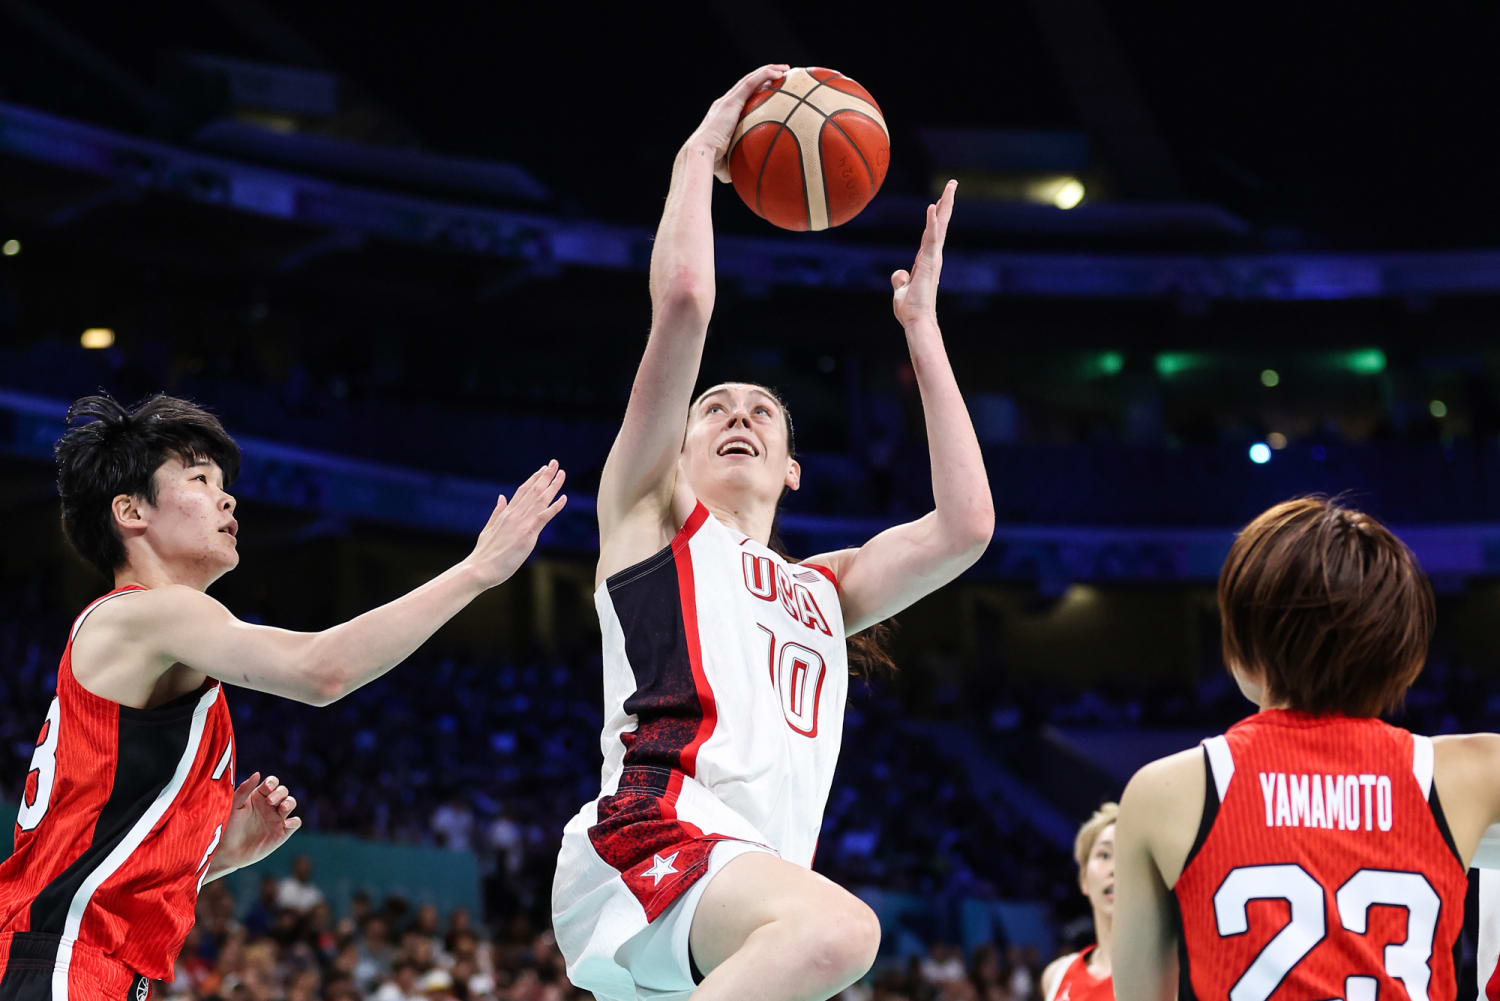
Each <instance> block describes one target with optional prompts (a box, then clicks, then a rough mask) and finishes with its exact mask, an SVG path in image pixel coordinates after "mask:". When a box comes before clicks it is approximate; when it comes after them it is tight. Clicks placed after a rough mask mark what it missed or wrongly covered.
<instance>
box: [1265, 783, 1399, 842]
mask: <svg viewBox="0 0 1500 1001" xmlns="http://www.w3.org/2000/svg"><path fill="white" fill-rule="evenodd" d="M1258 777H1259V779H1260V791H1261V798H1262V799H1263V800H1264V801H1265V807H1266V826H1267V827H1321V828H1323V829H1324V830H1326V831H1358V830H1365V831H1374V830H1380V831H1389V830H1390V829H1391V827H1392V825H1393V824H1394V822H1395V818H1394V816H1393V812H1392V810H1393V808H1392V795H1391V777H1390V776H1389V775H1376V774H1372V773H1370V772H1361V773H1360V774H1358V775H1352V774H1351V775H1327V774H1317V773H1307V772H1259V773H1258Z"/></svg>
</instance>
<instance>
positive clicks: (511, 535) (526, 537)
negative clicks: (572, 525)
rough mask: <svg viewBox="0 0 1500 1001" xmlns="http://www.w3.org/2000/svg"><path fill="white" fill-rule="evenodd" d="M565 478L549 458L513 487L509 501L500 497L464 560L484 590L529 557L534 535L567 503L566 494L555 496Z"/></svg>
mask: <svg viewBox="0 0 1500 1001" xmlns="http://www.w3.org/2000/svg"><path fill="white" fill-rule="evenodd" d="M565 479H567V473H566V472H564V471H563V470H562V469H561V468H559V467H558V465H557V460H556V459H553V460H552V461H551V462H549V463H547V464H546V465H545V466H543V467H542V468H541V469H538V470H537V471H536V472H534V473H532V474H531V478H530V479H528V480H527V481H526V482H525V483H523V484H521V485H520V486H519V487H517V488H516V492H515V493H513V494H511V496H510V500H509V501H507V500H506V499H505V495H504V494H501V495H500V499H499V500H497V501H496V502H495V510H494V512H493V513H492V514H491V515H490V520H489V523H488V524H486V525H485V526H484V531H482V532H480V533H479V541H478V542H477V543H475V544H474V551H473V552H472V553H470V554H469V558H468V560H467V561H466V562H467V563H469V564H470V565H471V566H472V567H474V568H475V569H476V570H477V571H479V578H480V580H481V582H483V584H484V586H485V587H494V586H495V585H497V584H500V583H501V582H503V581H505V580H508V579H509V578H510V575H511V574H513V573H515V572H516V570H517V569H518V568H519V567H520V566H521V564H522V563H524V562H525V561H526V557H527V556H530V555H531V551H532V550H533V549H535V548H536V540H537V536H539V535H541V533H542V529H543V528H545V527H546V525H547V522H549V521H551V520H552V519H553V518H554V517H555V516H556V515H557V512H559V511H561V510H562V509H563V506H564V505H566V504H567V503H568V496H567V494H563V495H561V496H559V495H558V491H559V490H561V489H562V485H563V481H564V480H565Z"/></svg>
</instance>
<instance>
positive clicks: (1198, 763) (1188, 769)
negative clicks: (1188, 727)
mask: <svg viewBox="0 0 1500 1001" xmlns="http://www.w3.org/2000/svg"><path fill="white" fill-rule="evenodd" d="M1203 784H1204V777H1203V751H1202V750H1201V749H1200V748H1198V747H1189V748H1187V749H1186V750H1182V751H1178V752H1177V753H1176V754H1169V755H1167V756H1166V757H1165V758H1157V759H1156V760H1155V761H1153V762H1151V763H1150V764H1148V765H1144V766H1142V767H1141V769H1140V770H1139V771H1137V772H1136V773H1135V775H1134V776H1132V777H1131V779H1130V782H1129V784H1128V785H1126V786H1125V796H1124V797H1122V798H1121V807H1122V808H1123V807H1124V801H1125V798H1130V799H1131V800H1132V802H1133V803H1134V804H1137V805H1139V806H1142V807H1145V808H1147V809H1150V808H1151V807H1155V806H1160V805H1162V804H1164V803H1171V802H1173V801H1174V800H1175V799H1176V798H1178V797H1181V796H1184V795H1189V794H1192V793H1196V794H1197V798H1198V800H1199V805H1200V806H1201V805H1202V799H1203Z"/></svg>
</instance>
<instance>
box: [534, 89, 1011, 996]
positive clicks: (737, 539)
mask: <svg viewBox="0 0 1500 1001" xmlns="http://www.w3.org/2000/svg"><path fill="white" fill-rule="evenodd" d="M786 70H787V67H786V66H780V65H773V66H765V67H762V68H761V69H758V70H756V71H755V72H753V73H751V74H749V75H748V76H746V77H745V78H744V79H742V80H740V81H739V83H737V84H735V86H734V87H733V88H731V89H730V91H729V92H728V93H726V94H725V95H724V96H723V97H721V98H720V99H719V100H717V101H715V102H714V104H713V105H712V107H710V109H709V111H708V114H707V116H706V117H705V118H704V120H703V122H702V124H701V125H699V127H698V129H697V131H695V132H694V133H693V135H692V136H691V137H690V138H689V139H688V141H687V143H686V144H685V145H684V146H683V147H682V149H681V151H680V152H679V153H678V155H677V158H676V162H675V164H674V166H673V171H672V183H671V188H670V190H669V192H668V195H667V201H666V206H665V209H664V210H663V213H662V219H661V225H660V227H659V228H658V230H657V234H656V243H655V246H654V248H653V251H652V257H651V296H652V306H653V310H652V325H651V333H650V337H649V339H648V341H647V344H646V350H645V355H644V356H643V358H642V359H641V364H640V368H639V370H638V371H637V374H636V379H635V384H634V387H633V388H632V391H631V395H630V402H629V405H628V406H627V408H626V411H625V419H624V422H623V424H622V425H621V428H620V433H619V437H618V438H616V440H615V444H614V447H613V449H612V450H611V452H610V455H609V459H608V461H607V463H606V464H605V467H604V472H603V476H602V479H601V482H600V486H599V506H598V516H599V541H600V555H599V565H598V569H597V572H596V575H595V581H596V585H597V588H598V590H597V592H596V604H597V606H598V612H599V619H600V625H601V627H602V631H603V642H604V673H605V677H604V686H605V720H604V731H603V735H602V738H601V741H602V745H603V751H604V769H603V782H602V785H603V788H602V790H601V794H600V797H599V799H597V800H596V801H594V802H591V803H588V804H586V805H585V806H584V807H583V809H582V810H580V811H579V813H578V815H577V816H576V817H574V818H573V820H572V821H571V822H570V823H569V824H568V827H567V830H566V831H565V833H564V835H563V845H562V851H561V855H560V856H559V859H558V870H557V877H556V882H555V884H554V887H553V916H554V923H555V926H556V932H557V940H558V944H559V946H560V947H561V948H562V951H563V954H564V955H565V957H566V958H567V961H568V975H569V976H570V977H571V978H572V980H573V982H574V983H575V984H577V985H578V986H580V987H583V988H585V989H587V990H590V991H592V992H594V994H595V995H596V996H597V997H599V998H601V999H611V1001H633V999H637V998H643V999H644V998H651V999H663V998H687V997H689V996H691V997H692V998H693V999H694V1001H721V999H733V1001H742V999H745V998H755V999H757V1001H815V999H816V1001H821V999H825V998H828V997H831V996H832V995H834V994H836V993H837V992H839V991H840V990H842V989H843V988H844V987H845V986H847V985H849V984H850V983H852V982H854V981H855V980H857V979H858V978H859V977H860V976H862V975H863V974H864V973H865V972H866V971H867V970H868V969H869V967H870V965H871V963H872V962H873V961H874V957H875V952H876V949H877V947H878V945H879V939H880V929H879V923H878V921H877V919H876V917H875V915H874V913H873V912H872V911H871V910H870V909H869V908H868V907H866V906H865V905H864V904H863V903H862V902H861V901H860V900H859V899H858V898H856V897H855V896H853V895H852V894H850V893H848V892H846V891H845V890H843V889H841V888H839V887H838V886H836V885H834V884H833V883H831V882H830V881H828V880H827V879H825V878H823V877H822V876H819V875H816V874H814V873H813V872H812V871H811V869H810V868H809V866H810V865H811V863H812V858H813V851H814V848H815V846H816V841H817V835H818V829H819V827H820V825H821V822H822V815H823V808H824V805H825V802H826V800H827V796H828V790H829V785H830V783H831V781H832V778H833V769H834V764H835V761H836V759H837V756H838V750H839V742H840V737H841V733H842V723H843V719H842V717H843V712H844V699H845V694H846V691H847V687H848V656H847V652H846V643H845V638H846V637H849V636H853V635H854V634H855V633H858V632H860V631H861V630H865V629H868V628H869V627H871V626H873V625H875V624H876V623H879V622H881V621H882V620H884V619H886V618H888V617H889V616H891V615H893V614H895V613H896V612H898V611H900V610H901V609H903V608H905V607H906V606H907V605H910V604H911V603H912V602H914V601H916V600H917V599H918V598H920V597H922V596H923V595H926V594H928V593H930V592H931V591H933V590H935V589H936V588H939V587H941V586H942V585H943V584H945V583H947V582H948V581H951V580H952V579H953V578H954V577H956V576H958V574H959V573H961V572H962V571H963V570H964V569H966V568H967V567H969V566H970V565H972V564H973V563H974V562H975V560H977V559H978V558H979V556H980V554H981V553H983V551H984V549H985V547H986V545H988V543H989V539H990V536H991V534H992V532H993V530H994V509H993V504H992V501H991V499H990V490H989V484H988V481H987V479H986V476H985V472H984V465H983V461H982V459H981V456H980V451H979V443H978V441H977V440H976V438H975V436H974V429H973V427H972V425H971V424H970V421H969V415H968V412H967V410H966V409H965V406H964V401H963V397H962V396H961V395H960V394H959V389H958V385H957V383H956V382H955V380H954V376H953V371H952V369H951V367H950V366H949V363H948V358H947V355H946V353H945V351H944V348H943V341H942V335H941V333H940V331H939V329H938V323H937V313H936V309H935V300H936V293H937V285H938V274H939V271H940V269H941V267H942V250H943V239H944V235H945V233H946V230H947V227H948V220H949V217H950V216H951V214H952V211H953V198H954V189H955V184H954V183H953V182H949V184H948V186H947V187H946V188H945V189H944V191H943V194H942V197H941V198H940V199H939V201H938V203H937V204H936V205H930V206H928V209H927V223H926V230H925V231H924V233H923V236H922V245H921V250H920V252H919V253H918V255H917V258H916V263H915V265H914V266H913V268H912V270H911V272H907V271H905V270H901V271H897V272H896V273H895V274H893V275H892V276H891V285H892V287H893V289H894V297H893V307H894V311H895V314H896V318H897V319H898V320H899V321H900V322H901V324H902V326H903V327H904V328H905V332H906V341H907V346H908V348H909V349H910V352H911V359H912V367H913V369H914V370H915V372H916V377H917V383H918V387H919V389H920V392H921V397H922V405H923V408H924V414H925V417H926V423H927V436H928V447H929V450H930V452H931V462H932V493H933V499H934V501H935V504H934V509H933V510H932V511H931V512H930V513H928V514H927V515H925V516H923V517H922V518H920V519H918V520H916V521H913V522H910V523H908V524H903V525H898V526H896V527H894V528H891V529H888V530H887V531H885V532H882V533H881V534H879V535H877V536H876V537H875V538H873V539H871V540H870V541H868V542H866V543H865V544H864V545H863V546H860V547H858V548H854V549H846V550H841V551H838V552H833V553H827V554H824V555H822V556H818V557H814V558H812V559H809V560H807V561H805V562H803V563H801V564H798V563H791V562H788V561H787V560H785V559H783V558H782V557H781V556H780V555H778V554H777V553H776V552H774V551H773V550H772V549H771V548H769V546H768V543H769V541H770V536H771V528H772V523H773V521H774V519H775V517H776V510H777V504H778V502H779V500H780V497H781V496H782V493H783V492H784V491H785V490H796V489H797V488H798V486H799V485H800V482H801V476H802V471H801V469H800V467H799V466H798V464H797V462H796V460H795V459H794V458H793V455H792V441H791V433H790V432H791V421H790V418H789V417H788V415H787V412H786V409H785V407H784V406H783V405H782V403H781V401H780V400H779V399H778V398H777V397H776V396H775V395H774V394H773V393H772V392H770V391H769V390H767V389H765V388H764V387H761V386H758V385H755V384H751V383H739V382H736V383H725V384H721V385H717V386H714V387H712V388H710V389H709V390H708V391H706V392H704V393H703V394H701V395H700V396H698V397H697V398H696V399H694V398H693V396H692V392H693V385H694V382H695V381H696V379H697V376H698V366H699V361H700V358H701V356H702V352H703V345H704V339H705V337H706V335H707V330H708V322H709V316H710V314H711V313H712V310H713V304H714V267H713V264H714V247H713V227H712V223H711V217H710V205H711V201H712V188H713V178H714V173H715V166H716V164H721V162H722V159H723V157H724V155H725V152H726V150H727V148H728V145H729V140H730V136H731V135H732V133H733V132H734V129H735V125H736V123H737V121H738V120H739V117H740V113H741V110H742V108H743V107H744V104H745V101H746V100H747V99H748V98H749V97H750V95H751V94H752V93H754V92H755V91H756V89H757V88H759V87H762V86H764V85H766V84H769V83H770V82H771V81H773V80H777V79H779V78H781V77H782V76H783V75H784V74H785V72H786ZM684 419H686V422H687V428H686V434H685V435H684V431H683V421H684Z"/></svg>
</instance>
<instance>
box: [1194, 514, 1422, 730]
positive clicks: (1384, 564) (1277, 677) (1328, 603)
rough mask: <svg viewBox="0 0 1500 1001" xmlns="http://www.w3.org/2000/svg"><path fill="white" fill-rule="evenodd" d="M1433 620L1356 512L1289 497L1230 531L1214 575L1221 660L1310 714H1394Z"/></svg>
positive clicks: (1400, 561)
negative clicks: (1255, 675)
mask: <svg viewBox="0 0 1500 1001" xmlns="http://www.w3.org/2000/svg"><path fill="white" fill-rule="evenodd" d="M1436 617H1437V613H1436V604H1435V602H1434V599H1433V595H1432V584H1431V583H1430V582H1429V581H1428V579H1427V575H1426V574H1425V573H1423V572H1422V568H1421V567H1420V566H1419V565H1418V564H1417V560H1416V557H1415V556H1413V555H1412V553H1411V550H1409V549H1407V548H1406V546H1405V544H1404V543H1402V541H1401V540H1400V539H1398V538H1396V536H1395V535H1393V534H1392V533H1391V532H1390V530H1389V529H1387V528H1386V527H1385V526H1384V525H1382V524H1380V522H1378V521H1376V520H1375V519H1374V518H1372V517H1370V516H1369V515H1367V514H1364V513H1363V512H1360V511H1356V510H1354V509H1352V508H1347V507H1344V506H1342V505H1341V504H1339V503H1337V502H1336V501H1332V500H1328V499H1327V498H1323V497H1299V498H1297V499H1295V500H1289V501H1286V502H1284V503H1281V504H1277V505H1276V506H1275V507H1273V508H1271V509H1270V510H1268V511H1266V512H1264V513H1263V514H1261V515H1260V516H1259V517H1257V518H1256V519H1255V520H1254V521H1252V522H1250V524H1248V525H1246V526H1245V527H1244V529H1243V530H1241V532H1240V534H1239V536H1238V537H1237V538H1236V539H1235V540H1234V545H1233V546H1232V547H1231V548H1230V550H1229V557H1228V559H1226V560H1225V561H1224V569H1223V570H1222V571H1221V572H1220V573H1219V618H1220V620H1221V622H1222V624H1223V627H1224V660H1225V662H1226V664H1234V665H1237V666H1239V667H1241V668H1242V669H1249V670H1252V671H1259V672H1263V673H1264V678H1265V686H1266V694H1267V695H1268V696H1270V698H1271V699H1273V700H1274V701H1277V702H1285V703H1286V704H1287V705H1288V706H1289V707H1290V708H1292V709H1298V710H1301V711H1304V712H1309V713H1315V714H1320V715H1321V714H1329V713H1341V714H1345V715H1349V716H1378V715H1380V714H1381V713H1385V712H1390V711H1392V710H1394V709H1396V708H1398V707H1399V706H1400V705H1401V703H1402V700H1403V699H1404V698H1405V696H1406V690H1407V689H1408V688H1410V687H1411V685H1412V683H1413V682H1414V681H1416V680H1417V676H1418V675H1419V674H1421V673H1422V668H1423V667H1424V666H1425V664H1426V662H1427V648H1428V644H1429V643H1430V642H1431V639H1432V629H1433V623H1434V621H1435V619H1436Z"/></svg>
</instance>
